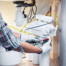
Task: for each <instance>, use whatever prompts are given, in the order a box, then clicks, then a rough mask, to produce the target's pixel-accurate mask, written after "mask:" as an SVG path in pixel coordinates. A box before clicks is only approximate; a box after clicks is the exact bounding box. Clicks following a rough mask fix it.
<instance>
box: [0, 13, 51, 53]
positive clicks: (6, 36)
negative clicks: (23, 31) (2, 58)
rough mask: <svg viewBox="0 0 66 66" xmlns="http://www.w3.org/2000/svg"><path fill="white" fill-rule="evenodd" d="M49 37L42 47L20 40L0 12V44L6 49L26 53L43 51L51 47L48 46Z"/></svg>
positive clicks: (18, 35)
mask: <svg viewBox="0 0 66 66" xmlns="http://www.w3.org/2000/svg"><path fill="white" fill-rule="evenodd" d="M50 43H51V39H50V37H49V41H48V42H46V43H45V44H44V45H43V46H42V47H36V46H33V45H31V44H30V43H27V42H24V41H21V40H20V34H19V33H13V32H12V30H11V29H10V28H9V27H8V25H7V23H6V22H5V21H4V20H3V17H2V14H1V13H0V44H1V45H2V46H3V47H4V48H5V49H6V51H11V50H14V51H19V52H23V51H24V52H26V53H38V54H41V53H44V52H47V51H49V50H51V49H52V47H51V46H50Z"/></svg>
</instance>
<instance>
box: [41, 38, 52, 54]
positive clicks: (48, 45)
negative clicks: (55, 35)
mask: <svg viewBox="0 0 66 66" xmlns="http://www.w3.org/2000/svg"><path fill="white" fill-rule="evenodd" d="M50 44H51V38H50V37H49V40H48V42H46V43H44V44H43V46H42V47H40V48H41V49H42V50H43V51H42V53H45V52H47V51H50V50H51V49H52V46H51V45H50Z"/></svg>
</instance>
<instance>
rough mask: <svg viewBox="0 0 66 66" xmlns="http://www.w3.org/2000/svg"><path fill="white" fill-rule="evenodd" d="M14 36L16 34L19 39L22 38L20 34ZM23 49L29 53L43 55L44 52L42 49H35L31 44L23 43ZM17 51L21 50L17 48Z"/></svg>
mask: <svg viewBox="0 0 66 66" xmlns="http://www.w3.org/2000/svg"><path fill="white" fill-rule="evenodd" d="M14 34H15V36H16V37H17V38H20V34H19V33H14ZM21 47H22V48H23V49H24V51H25V52H27V53H41V52H42V50H41V49H40V48H38V47H35V46H33V45H31V44H29V43H26V42H23V41H22V43H21ZM15 51H20V50H19V49H18V48H17V49H15Z"/></svg>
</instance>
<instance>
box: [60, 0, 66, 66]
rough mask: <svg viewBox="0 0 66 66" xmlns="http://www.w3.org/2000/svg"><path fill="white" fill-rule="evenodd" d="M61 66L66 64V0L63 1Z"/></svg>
mask: <svg viewBox="0 0 66 66" xmlns="http://www.w3.org/2000/svg"><path fill="white" fill-rule="evenodd" d="M60 28H61V32H60V66H66V0H62V2H61V22H60Z"/></svg>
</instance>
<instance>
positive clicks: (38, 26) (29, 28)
mask: <svg viewBox="0 0 66 66" xmlns="http://www.w3.org/2000/svg"><path fill="white" fill-rule="evenodd" d="M52 22H53V21H52ZM52 22H50V23H47V24H51V23H52ZM47 24H43V25H39V26H35V27H31V28H28V29H26V30H29V29H33V28H37V27H41V26H44V25H47Z"/></svg>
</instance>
